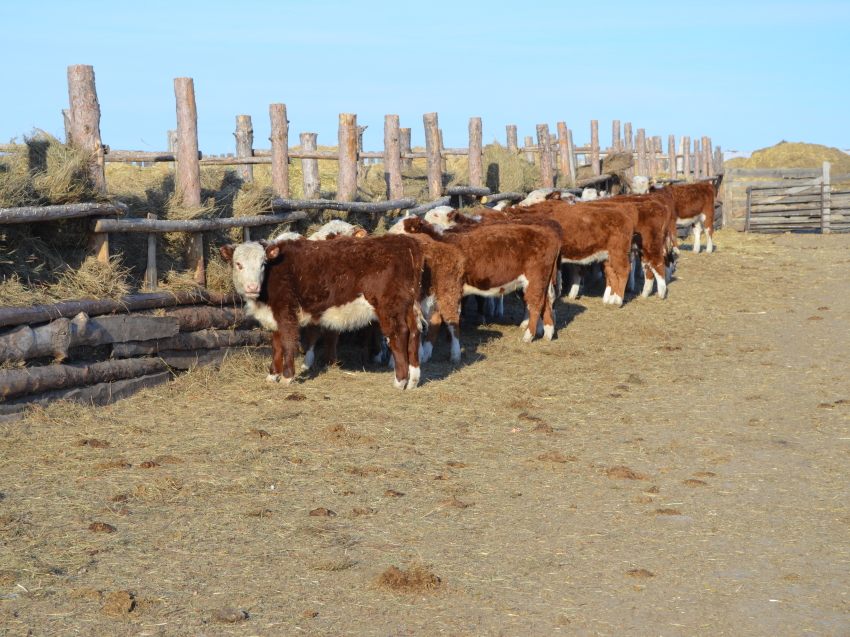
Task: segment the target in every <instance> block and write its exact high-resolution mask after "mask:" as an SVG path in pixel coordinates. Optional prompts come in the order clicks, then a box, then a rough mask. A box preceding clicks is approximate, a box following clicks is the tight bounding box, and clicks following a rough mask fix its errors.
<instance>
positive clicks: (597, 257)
mask: <svg viewBox="0 0 850 637" xmlns="http://www.w3.org/2000/svg"><path fill="white" fill-rule="evenodd" d="M607 260H608V250H602V251H600V252H596V253H594V254H591V255H590V256H589V257H585V258H584V259H564V258H561V263H575V264H576V265H590V264H591V263H599V262H600V261H607Z"/></svg>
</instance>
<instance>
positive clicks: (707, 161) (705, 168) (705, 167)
mask: <svg viewBox="0 0 850 637" xmlns="http://www.w3.org/2000/svg"><path fill="white" fill-rule="evenodd" d="M702 160H703V163H702V174H703V176H704V177H711V176H712V173H713V172H714V171H713V170H712V167H713V163H714V162H712V161H711V138H710V137H703V138H702Z"/></svg>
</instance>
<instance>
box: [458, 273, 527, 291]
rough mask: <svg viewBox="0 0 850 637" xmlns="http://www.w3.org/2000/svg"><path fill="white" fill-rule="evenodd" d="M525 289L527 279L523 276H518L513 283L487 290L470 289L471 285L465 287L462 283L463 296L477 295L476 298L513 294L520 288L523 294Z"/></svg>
mask: <svg viewBox="0 0 850 637" xmlns="http://www.w3.org/2000/svg"><path fill="white" fill-rule="evenodd" d="M527 287H528V279H526V278H525V275H524V274H520V275H519V276H518V277H517V278H516V279H514V280H513V281H510V282H509V283H505V284H504V285H500V286H499V287H496V288H490V289H489V290H479V289H478V288H475V287H472V286H471V285H467V284H465V283H464V285H463V295H464V296H469V295H470V294H477V295H478V296H501V295H502V294H508V293H509V292H513V291H514V290H519V289H520V288H522V291H523V292H524V291H525V288H527Z"/></svg>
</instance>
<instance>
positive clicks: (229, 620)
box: [212, 608, 248, 624]
mask: <svg viewBox="0 0 850 637" xmlns="http://www.w3.org/2000/svg"><path fill="white" fill-rule="evenodd" d="M212 617H213V619H214V620H215V621H217V622H221V623H222V624H236V623H238V622H241V621H244V620H246V619H248V613H246V612H245V611H244V610H239V609H236V608H219V609H218V610H215V611H213V614H212Z"/></svg>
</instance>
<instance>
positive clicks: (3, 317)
mask: <svg viewBox="0 0 850 637" xmlns="http://www.w3.org/2000/svg"><path fill="white" fill-rule="evenodd" d="M241 302H242V299H241V298H240V297H239V295H238V294H210V293H209V292H206V291H204V290H196V291H192V292H154V293H152V294H131V295H129V296H125V297H122V298H120V299H117V300H113V299H78V300H73V301H62V302H61V303H56V304H54V305H33V306H30V307H0V327H7V326H10V325H23V324H25V323H26V324H34V323H45V322H47V321H52V320H53V319H57V318H61V317H66V318H67V317H70V316H76V315H77V314H79V313H80V312H85V313H86V314H88V315H89V316H98V315H102V314H113V313H116V312H117V313H125V312H136V311H138V310H150V309H153V308H159V307H174V306H175V305H193V304H196V303H208V304H210V305H219V306H226V305H227V306H233V305H234V304H236V303H239V304H240V305H241Z"/></svg>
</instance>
